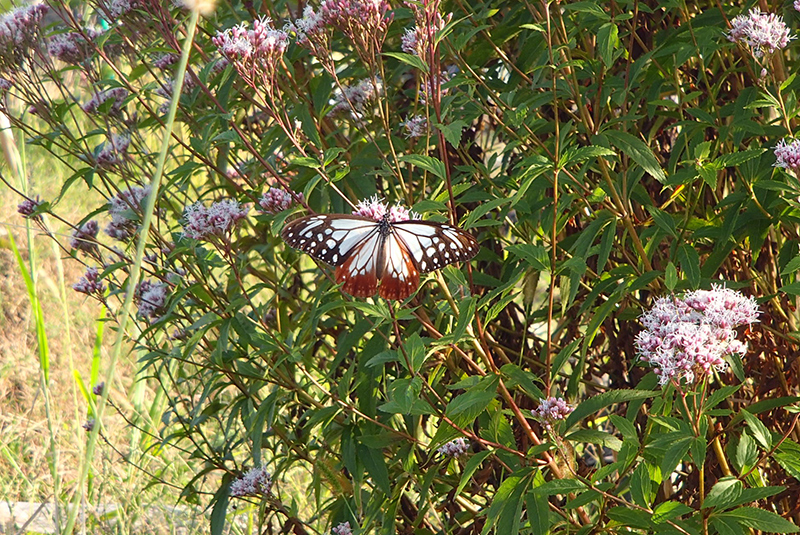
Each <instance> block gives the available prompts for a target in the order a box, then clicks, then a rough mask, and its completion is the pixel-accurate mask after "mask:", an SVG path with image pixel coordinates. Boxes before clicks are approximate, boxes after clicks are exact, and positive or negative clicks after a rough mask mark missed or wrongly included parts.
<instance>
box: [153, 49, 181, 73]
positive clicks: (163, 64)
mask: <svg viewBox="0 0 800 535" xmlns="http://www.w3.org/2000/svg"><path fill="white" fill-rule="evenodd" d="M179 59H180V56H178V54H173V53H167V54H161V55H160V56H158V57H157V58H155V59H154V60H153V67H155V68H156V69H158V70H160V71H163V70H166V69H168V68H170V67H171V66H173V65H174V64H176V63H178V60H179Z"/></svg>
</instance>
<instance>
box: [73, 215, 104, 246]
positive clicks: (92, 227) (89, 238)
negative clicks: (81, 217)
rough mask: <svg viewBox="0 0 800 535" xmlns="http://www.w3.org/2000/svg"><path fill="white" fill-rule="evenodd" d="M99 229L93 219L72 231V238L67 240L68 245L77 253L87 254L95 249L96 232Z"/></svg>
mask: <svg viewBox="0 0 800 535" xmlns="http://www.w3.org/2000/svg"><path fill="white" fill-rule="evenodd" d="M99 230H100V227H99V226H98V225H97V221H95V220H94V219H92V220H90V221H87V222H86V223H84V224H83V225H81V226H80V227H78V228H76V229H75V230H73V231H72V237H71V238H70V240H69V245H70V247H72V248H73V249H77V250H78V251H84V252H89V251H93V250H94V249H95V247H96V246H97V245H96V238H97V232H98V231H99Z"/></svg>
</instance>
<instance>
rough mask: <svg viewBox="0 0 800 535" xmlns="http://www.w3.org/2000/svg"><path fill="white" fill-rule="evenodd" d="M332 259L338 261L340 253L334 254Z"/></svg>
mask: <svg viewBox="0 0 800 535" xmlns="http://www.w3.org/2000/svg"><path fill="white" fill-rule="evenodd" d="M331 260H332V261H334V262H336V261H337V260H339V255H338V254H334V255H333V257H332V258H331Z"/></svg>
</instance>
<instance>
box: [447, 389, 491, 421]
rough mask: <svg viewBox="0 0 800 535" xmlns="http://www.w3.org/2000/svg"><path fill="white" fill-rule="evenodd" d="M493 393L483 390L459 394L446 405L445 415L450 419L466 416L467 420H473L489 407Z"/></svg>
mask: <svg viewBox="0 0 800 535" xmlns="http://www.w3.org/2000/svg"><path fill="white" fill-rule="evenodd" d="M495 395H496V394H495V392H494V391H492V392H487V391H483V390H477V391H470V392H465V393H463V394H461V395H460V396H457V397H456V398H454V399H453V400H452V401H450V403H448V404H447V410H446V411H445V413H446V414H447V416H449V417H450V418H454V417H456V416H461V415H468V416H469V420H474V419H475V418H477V417H478V415H479V414H480V413H481V412H483V411H484V409H486V407H488V406H489V403H491V401H492V400H493V399H494V398H495Z"/></svg>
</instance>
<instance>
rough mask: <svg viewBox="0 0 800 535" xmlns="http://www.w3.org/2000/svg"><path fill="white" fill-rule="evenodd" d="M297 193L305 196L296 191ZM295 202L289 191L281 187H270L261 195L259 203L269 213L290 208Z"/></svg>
mask: <svg viewBox="0 0 800 535" xmlns="http://www.w3.org/2000/svg"><path fill="white" fill-rule="evenodd" d="M295 195H297V196H298V197H299V198H300V199H302V198H303V194H302V193H296V194H295ZM293 202H294V199H293V198H292V196H291V194H290V193H289V192H288V191H286V190H284V189H281V188H270V189H269V190H268V191H266V192H265V193H264V194H263V195H262V196H261V199H260V200H259V201H258V205H259V206H260V207H261V209H262V210H263V211H264V212H266V213H268V214H277V213H278V212H282V211H284V210H288V209H289V208H290V207H291V206H292V203H293Z"/></svg>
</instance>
